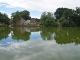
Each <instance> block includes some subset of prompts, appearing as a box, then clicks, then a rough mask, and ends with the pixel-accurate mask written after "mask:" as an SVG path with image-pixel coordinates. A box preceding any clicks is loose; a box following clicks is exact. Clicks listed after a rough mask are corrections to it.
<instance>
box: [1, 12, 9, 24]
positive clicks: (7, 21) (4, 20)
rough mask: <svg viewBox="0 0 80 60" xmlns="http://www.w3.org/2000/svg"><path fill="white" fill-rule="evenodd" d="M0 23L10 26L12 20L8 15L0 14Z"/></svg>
mask: <svg viewBox="0 0 80 60" xmlns="http://www.w3.org/2000/svg"><path fill="white" fill-rule="evenodd" d="M0 22H1V23H4V24H7V25H9V24H10V19H9V18H8V15H7V14H5V13H4V14H3V13H1V12H0Z"/></svg>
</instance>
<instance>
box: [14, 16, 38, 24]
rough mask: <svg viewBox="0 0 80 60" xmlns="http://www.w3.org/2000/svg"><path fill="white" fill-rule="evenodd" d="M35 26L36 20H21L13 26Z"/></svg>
mask: <svg viewBox="0 0 80 60" xmlns="http://www.w3.org/2000/svg"><path fill="white" fill-rule="evenodd" d="M30 24H31V25H37V24H38V23H37V21H36V20H25V19H23V18H21V19H20V20H18V21H17V22H16V23H15V24H14V25H15V26H27V25H30Z"/></svg>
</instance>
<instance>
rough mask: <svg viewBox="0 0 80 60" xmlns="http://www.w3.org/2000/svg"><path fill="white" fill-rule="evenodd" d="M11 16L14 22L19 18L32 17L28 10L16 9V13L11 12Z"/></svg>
mask: <svg viewBox="0 0 80 60" xmlns="http://www.w3.org/2000/svg"><path fill="white" fill-rule="evenodd" d="M11 15H12V16H11V18H12V21H13V23H15V22H17V21H18V20H20V19H21V18H24V19H25V20H27V19H30V18H31V17H30V16H29V15H30V13H29V11H27V10H24V11H20V12H19V11H16V12H14V13H12V14H11Z"/></svg>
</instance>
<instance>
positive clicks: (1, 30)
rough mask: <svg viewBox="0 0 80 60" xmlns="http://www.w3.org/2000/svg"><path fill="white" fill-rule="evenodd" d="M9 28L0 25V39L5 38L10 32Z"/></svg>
mask: <svg viewBox="0 0 80 60" xmlns="http://www.w3.org/2000/svg"><path fill="white" fill-rule="evenodd" d="M10 31H11V30H10V28H7V27H5V28H4V27H0V40H2V39H6V38H7V37H8V34H9V33H10Z"/></svg>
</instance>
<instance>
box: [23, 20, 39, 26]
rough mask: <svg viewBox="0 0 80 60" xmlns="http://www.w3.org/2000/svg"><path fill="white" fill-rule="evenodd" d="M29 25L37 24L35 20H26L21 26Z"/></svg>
mask: <svg viewBox="0 0 80 60" xmlns="http://www.w3.org/2000/svg"><path fill="white" fill-rule="evenodd" d="M29 24H33V25H36V24H37V21H36V20H27V21H25V22H24V23H23V25H29Z"/></svg>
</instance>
